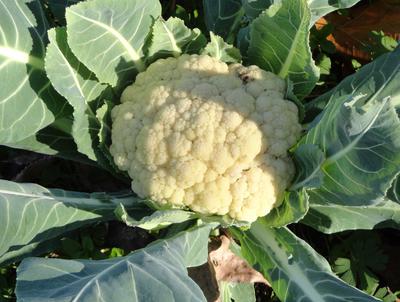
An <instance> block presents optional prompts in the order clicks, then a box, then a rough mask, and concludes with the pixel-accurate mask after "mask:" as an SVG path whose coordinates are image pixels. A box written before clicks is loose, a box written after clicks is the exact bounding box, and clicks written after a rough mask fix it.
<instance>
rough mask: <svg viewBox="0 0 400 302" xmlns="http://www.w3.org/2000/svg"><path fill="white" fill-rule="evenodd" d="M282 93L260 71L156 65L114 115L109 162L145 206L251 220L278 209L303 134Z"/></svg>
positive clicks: (194, 59)
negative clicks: (125, 177) (150, 203)
mask: <svg viewBox="0 0 400 302" xmlns="http://www.w3.org/2000/svg"><path fill="white" fill-rule="evenodd" d="M284 90H285V83H284V81H283V80H282V79H280V78H278V77H277V76H276V75H274V74H272V73H270V72H266V71H264V70H261V69H260V68H258V67H257V66H249V67H244V66H242V65H240V64H233V65H229V66H228V65H227V64H226V63H224V62H220V61H219V60H217V59H215V58H212V57H209V56H206V55H200V56H199V55H182V56H180V57H178V58H168V59H161V60H158V61H156V62H155V63H153V64H152V65H150V66H149V67H148V69H147V70H146V71H145V72H142V73H140V74H139V75H138V76H137V78H136V81H135V83H134V84H132V85H131V86H129V87H127V88H126V89H125V91H124V92H123V94H122V97H121V103H122V104H121V105H118V106H116V107H115V108H114V109H113V111H112V119H113V125H112V146H111V149H110V150H111V153H112V155H113V157H114V161H115V163H116V164H117V166H118V167H119V168H120V169H121V170H123V171H127V172H128V173H129V175H130V177H131V178H132V189H133V191H135V192H136V193H137V194H138V195H139V196H141V197H143V198H150V199H152V200H153V201H155V202H157V203H158V204H160V205H165V206H171V207H181V208H182V207H185V208H190V209H191V210H193V211H197V212H201V213H204V214H217V215H226V214H227V215H229V216H230V217H231V218H233V219H237V220H240V221H254V220H255V219H257V217H259V216H264V215H266V214H267V213H268V212H270V211H271V209H272V208H273V207H275V206H278V205H279V203H280V202H281V200H282V195H283V192H284V190H285V188H287V186H288V185H289V183H290V180H291V178H292V176H293V174H294V168H293V163H292V161H291V159H290V158H289V157H288V154H287V150H288V149H289V147H290V146H292V145H293V144H294V143H295V142H296V141H297V139H298V138H299V136H300V132H301V126H300V124H299V121H298V111H297V107H296V105H295V104H294V103H293V102H291V101H288V100H285V99H284Z"/></svg>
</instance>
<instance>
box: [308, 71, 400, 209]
mask: <svg viewBox="0 0 400 302" xmlns="http://www.w3.org/2000/svg"><path fill="white" fill-rule="evenodd" d="M388 76H389V78H390V77H391V76H393V74H392V75H388ZM386 80H387V78H385V77H384V75H383V74H382V78H378V77H371V78H370V80H369V83H368V87H370V89H372V90H373V91H374V92H372V91H371V92H370V93H369V94H363V92H362V91H360V90H357V91H355V92H354V93H353V95H349V96H343V97H340V98H338V99H336V100H335V102H330V103H329V105H328V106H327V107H326V109H325V110H324V111H323V113H322V116H320V118H318V119H317V120H316V121H315V123H314V125H313V128H312V129H311V130H310V131H309V132H308V134H307V135H306V136H305V137H304V138H303V140H302V143H305V144H315V145H319V147H320V148H321V149H322V150H323V151H324V153H325V155H326V160H325V161H324V163H323V164H322V171H323V173H324V181H323V184H322V186H321V187H320V188H317V189H314V190H310V191H309V195H310V202H311V203H321V204H325V203H335V204H342V205H368V204H373V203H377V202H379V201H380V200H381V199H382V198H383V197H384V196H385V195H386V192H387V190H388V189H389V187H390V185H391V182H392V180H393V178H394V177H395V176H396V174H397V173H398V172H399V167H400V121H399V118H398V116H397V113H396V111H395V109H394V108H393V106H392V105H391V103H390V96H388V95H387V94H386V93H382V90H384V85H385V83H386Z"/></svg>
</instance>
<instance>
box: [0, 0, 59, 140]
mask: <svg viewBox="0 0 400 302" xmlns="http://www.w3.org/2000/svg"><path fill="white" fill-rule="evenodd" d="M47 26H48V24H47V21H46V18H45V15H44V12H43V10H42V4H41V3H40V1H38V0H33V1H29V0H25V1H7V0H0V32H1V35H0V144H7V145H9V146H13V147H18V142H19V141H22V140H24V139H27V138H29V137H32V136H34V135H35V134H36V133H37V132H38V131H39V130H40V129H42V128H44V127H46V126H47V125H49V124H51V123H52V122H53V121H54V119H55V117H56V116H60V115H62V111H63V110H64V109H65V108H64V103H65V101H64V100H63V99H62V98H61V97H60V96H59V95H58V94H57V93H56V92H55V91H54V90H53V89H52V87H51V86H50V83H49V81H48V79H47V78H46V75H45V73H44V70H43V69H44V68H43V65H44V63H43V56H44V53H45V44H46V43H47V37H46V34H47V33H46V31H47Z"/></svg>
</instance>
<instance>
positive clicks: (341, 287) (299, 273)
mask: <svg viewBox="0 0 400 302" xmlns="http://www.w3.org/2000/svg"><path fill="white" fill-rule="evenodd" d="M233 233H234V235H235V237H237V238H238V239H240V242H241V246H242V252H243V255H244V257H245V258H246V259H247V260H248V262H249V263H250V264H251V265H253V266H254V267H256V268H257V269H259V270H260V271H261V272H262V273H263V274H264V276H265V277H266V278H267V279H268V281H269V282H270V283H271V285H272V288H273V290H274V292H275V294H276V295H277V296H278V297H279V299H280V300H281V301H287V302H291V301H293V302H295V301H301V300H304V301H313V302H319V301H325V302H330V301H360V302H361V301H371V302H372V301H379V300H377V299H375V298H373V297H371V296H368V295H367V294H365V293H363V292H362V291H360V290H358V289H356V288H354V287H352V286H350V285H348V284H346V283H344V282H343V281H341V280H340V279H339V278H337V277H336V276H335V275H334V274H333V273H332V271H331V270H330V267H329V263H328V262H327V261H326V260H325V259H324V258H323V257H322V256H320V255H319V254H318V253H317V252H316V251H314V250H313V249H312V248H311V247H310V246H309V245H308V244H307V243H306V242H304V241H303V240H301V239H299V238H298V237H296V236H295V235H294V234H293V233H292V232H290V231H289V230H288V229H286V228H280V229H273V228H269V227H267V226H266V225H265V219H259V220H257V221H256V222H255V223H253V224H252V226H251V228H250V230H248V231H246V232H243V231H240V230H238V229H234V230H233Z"/></svg>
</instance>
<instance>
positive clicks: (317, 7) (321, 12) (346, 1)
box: [307, 0, 361, 27]
mask: <svg viewBox="0 0 400 302" xmlns="http://www.w3.org/2000/svg"><path fill="white" fill-rule="evenodd" d="M307 1H308V5H309V7H310V10H311V23H310V27H311V26H313V25H314V23H315V22H317V20H318V19H319V18H321V17H323V16H325V15H327V14H329V13H331V12H333V11H335V10H338V9H343V8H348V7H351V6H353V5H355V4H356V3H358V2H360V1H361V0H307Z"/></svg>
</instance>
